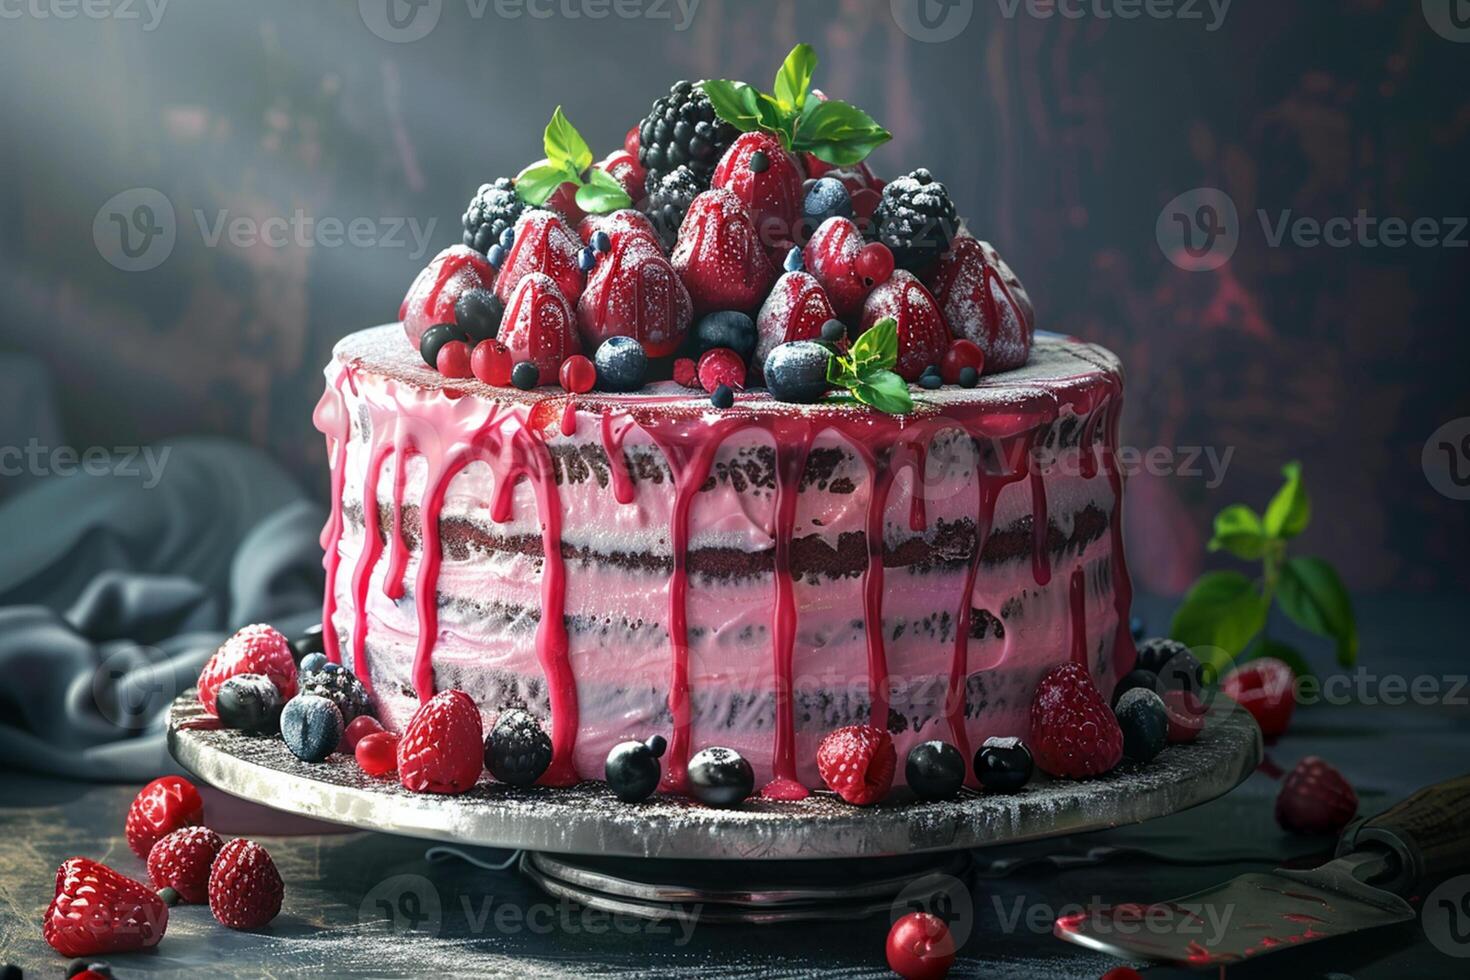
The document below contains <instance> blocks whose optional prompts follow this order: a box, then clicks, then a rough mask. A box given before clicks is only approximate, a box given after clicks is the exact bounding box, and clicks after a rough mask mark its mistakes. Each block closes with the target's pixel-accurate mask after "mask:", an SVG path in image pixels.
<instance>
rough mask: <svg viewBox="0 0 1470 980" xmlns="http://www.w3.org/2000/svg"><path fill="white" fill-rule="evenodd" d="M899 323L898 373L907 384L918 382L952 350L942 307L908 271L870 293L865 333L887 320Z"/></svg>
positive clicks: (866, 309)
mask: <svg viewBox="0 0 1470 980" xmlns="http://www.w3.org/2000/svg"><path fill="white" fill-rule="evenodd" d="M889 316H891V317H893V318H894V320H896V321H897V322H898V364H897V365H896V366H895V367H894V370H895V371H897V372H898V373H899V374H901V375H903V378H904V380H905V381H918V380H919V376H920V375H922V374H923V373H924V369H925V368H926V367H928V366H929V365H931V364H934V365H938V364H939V363H940V362H941V361H942V360H943V359H944V352H945V351H946V350H947V349H948V348H949V330H948V328H946V327H945V325H944V317H943V316H941V315H940V312H939V306H938V304H936V303H935V302H934V297H933V296H931V295H930V294H929V290H927V289H925V288H924V284H923V283H921V282H919V280H918V279H917V278H916V277H915V276H914V274H913V273H912V272H909V271H908V270H906V269H899V270H897V271H895V272H894V273H893V277H892V278H890V279H889V280H888V281H887V282H885V283H883V284H882V285H881V286H878V287H877V288H875V289H874V290H873V291H872V292H871V293H869V294H868V298H867V301H866V302H864V303H863V317H862V330H867V329H868V328H869V327H871V326H872V325H873V324H875V323H877V322H878V321H879V320H881V319H883V318H884V317H889Z"/></svg>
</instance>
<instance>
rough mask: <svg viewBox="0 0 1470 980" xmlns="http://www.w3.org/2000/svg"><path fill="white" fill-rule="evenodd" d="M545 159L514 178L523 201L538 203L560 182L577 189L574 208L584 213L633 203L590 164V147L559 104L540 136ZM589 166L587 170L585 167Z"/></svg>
mask: <svg viewBox="0 0 1470 980" xmlns="http://www.w3.org/2000/svg"><path fill="white" fill-rule="evenodd" d="M542 146H543V147H544V148H545V150H546V162H545V163H543V164H540V165H539V166H535V167H531V168H530V169H529V170H527V171H525V172H524V173H522V174H521V175H520V176H519V177H517V178H516V195H517V196H518V197H519V198H520V199H521V200H523V201H525V202H526V203H527V204H531V205H541V204H545V203H546V199H547V198H549V197H551V195H553V194H555V193H556V189H557V188H558V187H560V186H561V185H562V184H566V183H571V184H574V185H576V188H577V207H579V208H581V209H582V210H583V211H586V212H587V213H588V214H606V213H607V212H609V211H617V210H620V209H622V208H630V207H632V206H633V200H632V198H630V197H628V192H627V191H625V190H623V185H622V184H619V183H618V182H617V180H616V178H614V177H613V176H612V174H610V173H608V172H607V171H605V170H600V169H597V168H595V167H592V148H591V147H589V146H588V145H587V141H586V140H585V139H583V138H582V134H581V133H579V132H577V128H576V127H575V126H573V125H572V124H571V121H570V120H568V119H567V117H566V113H564V112H562V111H561V106H557V107H556V111H555V112H554V113H552V114H551V122H549V123H547V124H546V135H545V136H544V137H543V139H542ZM589 168H590V169H589Z"/></svg>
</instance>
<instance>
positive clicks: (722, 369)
mask: <svg viewBox="0 0 1470 980" xmlns="http://www.w3.org/2000/svg"><path fill="white" fill-rule="evenodd" d="M698 371H699V385H700V387H702V388H703V389H704V390H705V391H714V390H715V389H716V388H718V387H719V386H720V385H728V386H729V387H730V388H733V389H741V388H744V387H745V361H743V360H741V358H740V355H739V354H737V353H735V352H734V351H733V350H731V349H730V348H728V347H715V348H712V349H711V350H707V351H705V352H704V355H703V356H701V357H700V359H699V367H698Z"/></svg>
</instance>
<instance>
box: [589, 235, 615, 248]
mask: <svg viewBox="0 0 1470 980" xmlns="http://www.w3.org/2000/svg"><path fill="white" fill-rule="evenodd" d="M592 247H593V248H595V249H597V250H598V251H599V252H611V251H612V239H611V238H609V237H608V234H607V232H605V231H598V232H593V234H592Z"/></svg>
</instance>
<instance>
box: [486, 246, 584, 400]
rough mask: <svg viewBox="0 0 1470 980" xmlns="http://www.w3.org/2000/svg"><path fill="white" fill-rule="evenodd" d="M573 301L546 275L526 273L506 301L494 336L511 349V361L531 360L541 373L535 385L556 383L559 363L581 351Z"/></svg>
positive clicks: (559, 367)
mask: <svg viewBox="0 0 1470 980" xmlns="http://www.w3.org/2000/svg"><path fill="white" fill-rule="evenodd" d="M575 324H576V313H575V312H574V311H573V310H572V304H571V303H569V302H567V298H566V297H565V296H563V295H562V291H561V290H560V289H558V288H557V285H556V283H555V282H554V281H552V279H551V278H550V277H549V276H544V275H542V274H541V273H539V272H532V273H528V274H527V275H526V276H525V277H523V278H522V279H521V282H520V285H518V286H517V287H516V290H515V292H514V293H512V294H511V297H510V300H509V302H507V303H506V304H505V320H504V322H503V323H502V324H501V327H500V335H499V336H498V337H497V338H496V339H497V340H499V341H500V343H502V344H504V345H505V347H506V349H507V350H508V351H509V352H510V358H511V363H512V364H519V363H520V362H521V361H530V362H531V363H532V364H534V365H536V369H537V370H538V371H539V372H540V380H539V381H538V382H537V383H538V384H543V385H549V384H554V383H555V382H556V377H557V372H558V371H560V370H561V362H562V361H564V360H566V359H567V358H569V357H571V356H572V355H573V354H579V353H581V350H582V348H581V345H580V344H578V343H577V331H576V329H575Z"/></svg>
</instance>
